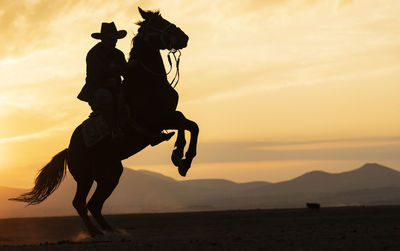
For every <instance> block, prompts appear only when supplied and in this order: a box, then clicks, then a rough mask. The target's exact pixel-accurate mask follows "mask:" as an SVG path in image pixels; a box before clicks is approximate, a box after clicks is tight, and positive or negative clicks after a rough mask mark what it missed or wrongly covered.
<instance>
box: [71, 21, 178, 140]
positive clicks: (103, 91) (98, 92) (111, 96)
mask: <svg viewBox="0 0 400 251" xmlns="http://www.w3.org/2000/svg"><path fill="white" fill-rule="evenodd" d="M126 34H127V32H126V31H125V30H117V28H116V26H115V24H114V22H111V23H102V24H101V31H100V32H96V33H92V37H93V38H95V39H100V40H101V41H100V42H99V43H97V44H96V45H95V46H94V47H93V48H92V49H90V51H89V52H88V54H87V56H86V83H85V85H84V86H83V88H82V90H81V91H80V93H79V95H78V99H80V100H82V101H85V102H88V103H89V105H90V107H91V108H92V110H93V112H94V113H101V114H102V115H103V117H104V119H105V121H106V122H107V124H108V125H109V127H110V128H111V131H112V132H113V134H114V133H115V134H118V136H121V135H120V134H121V131H120V128H119V127H118V110H119V109H120V108H121V106H122V105H123V98H122V94H121V89H120V88H121V76H124V75H125V73H126V71H127V70H128V64H127V62H126V59H125V56H124V53H123V52H122V51H120V50H118V49H117V48H115V46H116V44H117V41H118V39H121V38H124V37H125V36H126ZM147 136H149V137H151V138H152V140H151V141H152V142H151V144H152V145H156V144H158V143H161V142H162V141H164V140H168V139H169V138H170V137H171V136H172V134H163V133H161V134H160V135H157V136H156V137H154V135H147Z"/></svg>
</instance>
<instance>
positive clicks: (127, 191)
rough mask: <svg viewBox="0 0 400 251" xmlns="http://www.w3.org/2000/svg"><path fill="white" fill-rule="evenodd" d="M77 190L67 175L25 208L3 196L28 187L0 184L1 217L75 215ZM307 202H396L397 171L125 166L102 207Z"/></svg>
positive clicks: (129, 209)
mask: <svg viewBox="0 0 400 251" xmlns="http://www.w3.org/2000/svg"><path fill="white" fill-rule="evenodd" d="M75 189H76V183H75V181H74V180H73V179H72V177H71V176H70V175H69V174H68V175H67V177H66V179H65V180H64V181H63V183H62V184H61V186H60V188H59V189H58V190H57V191H56V192H55V193H54V194H53V195H51V196H50V197H49V198H48V199H47V200H46V201H44V202H43V203H42V204H40V205H37V206H29V207H25V205H24V204H22V203H18V202H13V201H7V198H10V197H14V196H16V195H18V194H21V193H22V192H25V191H26V190H23V189H14V188H6V187H0V201H1V202H2V203H1V206H0V217H3V218H5V217H24V216H55V215H57V216H60V215H75V211H74V209H73V207H72V198H73V196H74V193H75ZM93 189H94V188H93ZM93 189H92V192H93ZM89 197H90V196H89ZM310 201H313V202H319V203H321V205H322V206H338V205H360V204H362V205H376V204H400V172H398V171H395V170H393V169H390V168H388V167H385V166H381V165H379V164H365V165H364V166H362V167H361V168H358V169H355V170H352V171H349V172H342V173H336V174H332V173H326V172H322V171H313V172H309V173H306V174H304V175H301V176H299V177H297V178H295V179H292V180H288V181H284V182H278V183H268V182H248V183H236V182H232V181H229V180H223V179H202V180H187V181H177V180H175V179H173V178H170V177H167V176H164V175H162V174H159V173H154V172H150V171H146V170H138V171H135V170H132V169H129V168H125V169H124V173H123V175H122V177H121V180H120V184H119V185H118V186H117V188H116V190H115V191H114V193H113V194H112V196H111V197H110V198H109V200H107V202H106V204H105V207H104V211H105V213H109V214H117V213H135V212H171V211H193V210H194V211H196V210H224V209H251V208H285V207H304V204H305V203H306V202H310Z"/></svg>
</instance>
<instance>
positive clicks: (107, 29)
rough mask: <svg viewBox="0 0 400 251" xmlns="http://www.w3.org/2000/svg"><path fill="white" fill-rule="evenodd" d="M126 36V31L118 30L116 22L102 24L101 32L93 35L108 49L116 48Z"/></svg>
mask: <svg viewBox="0 0 400 251" xmlns="http://www.w3.org/2000/svg"><path fill="white" fill-rule="evenodd" d="M125 36H126V31H125V30H117V27H116V26H115V24H114V22H111V23H102V24H101V31H100V32H96V33H93V34H92V37H93V38H95V39H100V40H101V42H102V43H103V45H104V46H106V47H107V48H114V47H115V45H116V44H117V40H118V39H121V38H124V37H125Z"/></svg>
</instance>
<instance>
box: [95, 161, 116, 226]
mask: <svg viewBox="0 0 400 251" xmlns="http://www.w3.org/2000/svg"><path fill="white" fill-rule="evenodd" d="M107 168H109V170H112V173H108V172H107V173H105V174H104V176H103V177H101V179H99V180H97V188H96V191H95V192H94V194H93V196H92V198H90V200H89V202H88V209H89V211H90V213H91V214H92V216H93V217H94V218H95V220H96V221H97V223H98V224H99V225H100V226H101V228H102V229H103V230H105V231H112V228H111V226H110V225H109V224H108V223H107V221H106V219H105V218H104V217H103V215H102V214H101V210H102V209H103V205H104V202H105V201H106V199H107V198H108V197H110V195H111V193H112V192H113V191H114V189H115V187H116V186H117V185H118V182H119V177H120V176H121V174H122V169H123V167H122V164H121V162H119V163H115V164H113V165H110V166H107Z"/></svg>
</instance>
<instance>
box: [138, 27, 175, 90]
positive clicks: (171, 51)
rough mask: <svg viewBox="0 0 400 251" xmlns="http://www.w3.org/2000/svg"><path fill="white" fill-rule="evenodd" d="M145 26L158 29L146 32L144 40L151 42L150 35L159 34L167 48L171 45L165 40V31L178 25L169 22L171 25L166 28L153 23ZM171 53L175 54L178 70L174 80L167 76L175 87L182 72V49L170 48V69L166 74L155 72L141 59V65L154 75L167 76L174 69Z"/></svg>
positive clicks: (168, 56)
mask: <svg viewBox="0 0 400 251" xmlns="http://www.w3.org/2000/svg"><path fill="white" fill-rule="evenodd" d="M145 27H146V28H148V29H152V30H154V31H156V32H150V33H146V34H144V40H145V41H146V42H150V40H149V38H148V37H150V36H159V37H160V39H161V42H162V43H163V45H164V46H165V47H166V48H168V47H169V46H167V43H166V42H165V40H164V34H165V32H166V31H167V30H168V29H169V28H171V27H176V26H175V25H174V24H169V25H167V26H166V27H165V28H164V29H159V28H157V27H154V26H151V25H148V24H147V25H146V26H145ZM176 53H178V56H176V55H175V54H176ZM171 54H172V55H173V56H174V60H175V65H176V72H175V76H174V78H173V79H172V81H171V82H169V81H168V78H167V81H168V83H169V84H170V85H171V86H172V87H173V88H175V87H176V86H177V85H178V82H179V77H180V73H179V62H180V59H181V55H182V53H181V51H180V50H175V49H171V50H169V52H168V55H167V58H168V63H169V70H168V72H167V73H166V74H163V73H157V72H154V71H153V70H151V69H150V68H149V67H147V66H146V65H145V64H144V63H143V62H142V61H140V65H141V66H142V67H143V69H145V70H146V71H148V72H150V73H151V74H153V75H156V76H165V77H167V76H168V74H170V73H171V71H172V60H171ZM175 80H176V82H175Z"/></svg>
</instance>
